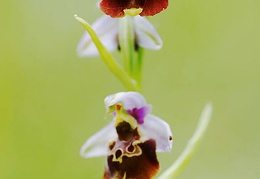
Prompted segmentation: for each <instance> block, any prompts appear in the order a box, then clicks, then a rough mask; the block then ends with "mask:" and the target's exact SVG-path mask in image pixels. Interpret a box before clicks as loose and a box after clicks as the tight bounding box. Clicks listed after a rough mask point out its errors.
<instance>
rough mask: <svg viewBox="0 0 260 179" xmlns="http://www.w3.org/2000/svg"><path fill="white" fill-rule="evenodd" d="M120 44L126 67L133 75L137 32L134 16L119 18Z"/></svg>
mask: <svg viewBox="0 0 260 179" xmlns="http://www.w3.org/2000/svg"><path fill="white" fill-rule="evenodd" d="M118 38H119V46H120V49H121V53H122V58H123V63H124V68H125V70H126V72H127V73H128V74H129V75H130V76H131V77H133V73H134V66H133V59H134V53H135V34H134V22H133V17H131V16H128V15H126V16H125V17H123V18H120V19H119V37H118Z"/></svg>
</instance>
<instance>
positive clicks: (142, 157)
mask: <svg viewBox="0 0 260 179" xmlns="http://www.w3.org/2000/svg"><path fill="white" fill-rule="evenodd" d="M105 106H106V108H107V112H108V113H111V114H112V116H113V121H112V122H110V123H109V124H108V125H107V126H106V127H104V128H103V129H101V130H100V131H99V132H97V133H96V134H94V135H93V136H92V137H90V138H89V139H88V140H87V141H86V142H85V144H84V145H83V146H82V148H81V150H80V154H81V156H82V157H85V158H90V157H98V156H106V157H107V165H106V169H105V173H104V176H103V178H104V179H131V178H135V179H151V178H154V176H155V175H156V174H157V172H158V169H159V162H158V160H157V157H156V152H169V151H171V148H172V133H171V130H170V127H169V125H168V124H167V123H166V122H164V121H163V120H162V119H160V118H158V117H156V116H154V115H152V114H150V112H151V105H149V104H147V103H146V100H145V98H144V97H143V96H142V95H141V94H140V93H138V92H120V93H116V94H114V95H110V96H108V97H106V98H105Z"/></svg>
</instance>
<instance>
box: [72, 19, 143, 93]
mask: <svg viewBox="0 0 260 179" xmlns="http://www.w3.org/2000/svg"><path fill="white" fill-rule="evenodd" d="M74 17H75V18H76V20H77V21H79V22H80V23H81V24H82V25H83V27H84V28H85V29H86V30H87V32H88V33H89V35H90V36H91V38H92V40H93V42H94V44H95V45H96V47H97V49H98V51H99V53H100V56H101V58H102V60H103V61H104V63H105V64H106V65H107V67H108V68H109V70H110V71H111V72H112V73H113V74H114V75H115V76H116V77H117V78H118V79H119V80H120V81H121V82H122V83H123V84H124V85H125V86H126V88H127V89H128V90H132V91H139V89H138V88H137V86H136V82H135V80H133V79H132V78H131V77H130V76H129V75H128V74H127V73H126V72H125V71H124V70H123V69H122V68H121V67H120V66H119V65H118V63H117V62H116V61H115V59H114V58H113V56H112V54H111V53H110V52H109V51H108V50H107V49H106V48H105V47H104V46H103V44H102V43H101V41H100V40H99V38H98V36H97V34H96V33H95V32H94V30H93V29H92V28H91V26H90V25H89V24H88V23H87V22H86V21H85V20H84V19H82V18H81V17H78V16H77V15H74Z"/></svg>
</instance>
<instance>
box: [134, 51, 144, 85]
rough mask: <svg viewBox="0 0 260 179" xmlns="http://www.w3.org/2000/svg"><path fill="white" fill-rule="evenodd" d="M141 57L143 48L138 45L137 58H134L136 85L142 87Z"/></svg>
mask: <svg viewBox="0 0 260 179" xmlns="http://www.w3.org/2000/svg"><path fill="white" fill-rule="evenodd" d="M143 57H144V48H142V47H138V50H137V58H136V59H135V73H134V74H135V76H134V79H135V81H136V84H137V86H138V87H139V88H140V89H142V70H143V69H142V68H143Z"/></svg>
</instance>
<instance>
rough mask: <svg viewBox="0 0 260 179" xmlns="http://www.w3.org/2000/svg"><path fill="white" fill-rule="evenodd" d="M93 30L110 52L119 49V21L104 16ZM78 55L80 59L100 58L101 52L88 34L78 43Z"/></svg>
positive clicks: (95, 23)
mask: <svg viewBox="0 0 260 179" xmlns="http://www.w3.org/2000/svg"><path fill="white" fill-rule="evenodd" d="M92 28H93V30H94V31H95V32H96V34H97V36H98V37H99V39H100V41H101V42H102V44H103V45H104V46H105V47H106V48H107V50H108V51H114V50H115V49H116V48H117V47H118V41H117V34H118V29H119V25H118V19H115V18H111V17H110V16H106V15H105V16H102V17H101V18H99V19H98V20H96V21H95V22H94V23H93V25H92ZM77 54H78V56H80V57H95V56H99V52H98V50H97V48H96V46H95V44H94V43H93V41H92V39H91V37H90V35H89V34H88V33H87V32H85V33H84V34H83V36H82V38H81V39H80V41H79V43H78V46H77Z"/></svg>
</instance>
